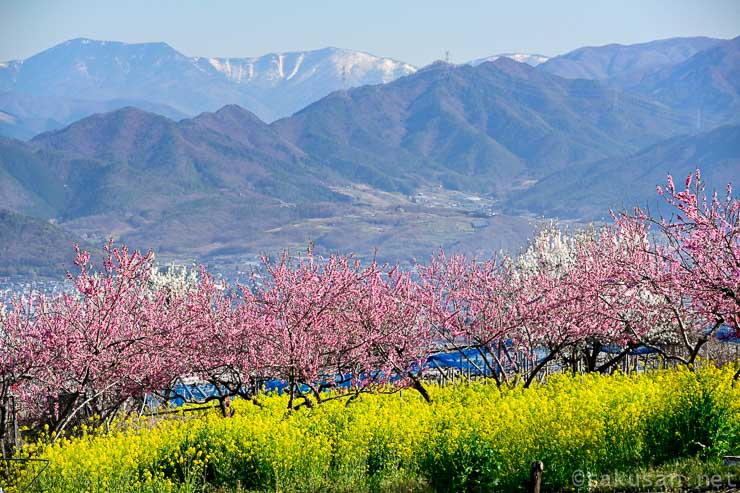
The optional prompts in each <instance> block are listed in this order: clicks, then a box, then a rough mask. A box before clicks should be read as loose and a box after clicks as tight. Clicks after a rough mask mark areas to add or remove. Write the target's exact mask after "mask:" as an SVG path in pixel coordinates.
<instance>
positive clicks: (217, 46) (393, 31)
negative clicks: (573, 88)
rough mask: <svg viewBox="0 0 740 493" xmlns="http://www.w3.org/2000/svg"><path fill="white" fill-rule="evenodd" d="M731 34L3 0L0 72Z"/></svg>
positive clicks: (410, 8)
mask: <svg viewBox="0 0 740 493" xmlns="http://www.w3.org/2000/svg"><path fill="white" fill-rule="evenodd" d="M739 34H740V0H693V1H689V0H640V1H637V0H622V1H618V0H614V1H610V2H607V1H603V0H589V1H587V0H551V1H545V0H542V1H513V0H512V1H493V0H489V1H473V0H470V1H465V0H457V1H454V0H447V1H438V0H423V1H422V0H366V1H362V2H358V1H351V0H341V1H340V0H312V1H310V0H301V1H287V0H286V1H280V0H273V1H259V2H255V1H248V0H241V1H230V0H221V1H216V0H214V1H208V2H206V1H192V0H179V1H178V0H160V1H156V0H149V1H140V0H119V1H115V2H114V1H100V0H99V1H91V0H67V1H43V0H0V60H10V59H16V58H25V57H28V56H30V55H33V54H35V53H37V52H39V51H42V50H43V49H45V48H48V47H50V46H52V45H54V44H57V43H60V42H62V41H65V40H68V39H71V38H76V37H88V38H93V39H106V40H117V41H126V42H142V41H165V42H167V43H169V44H170V45H172V46H173V47H174V48H176V49H177V50H179V51H181V52H183V53H185V54H187V55H200V56H254V55H261V54H265V53H270V52H276V51H291V50H302V49H313V48H322V47H325V46H338V47H343V48H352V49H358V50H363V51H368V52H371V53H374V54H377V55H384V56H390V57H393V58H396V59H399V60H403V61H406V62H410V63H413V64H416V65H424V64H427V63H430V62H432V61H434V60H435V59H440V58H443V57H444V53H445V51H447V50H449V51H450V57H451V61H453V62H462V61H467V60H470V59H473V58H478V57H482V56H487V55H491V54H495V53H502V52H510V51H514V52H527V53H541V54H545V55H555V54H559V53H564V52H566V51H569V50H572V49H574V48H577V47H580V46H586V45H591V46H593V45H602V44H608V43H623V44H629V43H639V42H643V41H649V40H653V39H659V38H668V37H674V36H696V35H705V36H713V37H720V38H731V37H735V36H737V35H739Z"/></svg>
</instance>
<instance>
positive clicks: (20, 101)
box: [0, 38, 416, 135]
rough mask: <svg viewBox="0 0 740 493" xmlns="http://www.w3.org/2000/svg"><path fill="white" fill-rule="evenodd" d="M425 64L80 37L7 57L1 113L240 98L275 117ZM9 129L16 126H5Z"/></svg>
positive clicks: (0, 78) (176, 106) (181, 108)
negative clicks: (241, 54)
mask: <svg viewBox="0 0 740 493" xmlns="http://www.w3.org/2000/svg"><path fill="white" fill-rule="evenodd" d="M415 71H416V69H415V68H414V67H413V66H411V65H409V64H406V63H402V62H399V61H396V60H392V59H390V58H382V57H377V56H374V55H371V54H368V53H363V52H359V51H352V50H346V49H339V48H324V49H320V50H313V51H301V52H289V53H274V54H269V55H264V56H260V57H251V58H205V57H190V56H186V55H184V54H182V53H179V52H178V51H177V50H175V49H174V48H172V47H171V46H169V45H168V44H166V43H136V44H129V43H122V42H115V41H95V40H91V39H83V38H80V39H73V40H70V41H67V42H65V43H61V44H59V45H57V46H54V47H52V48H50V49H48V50H46V51H43V52H41V53H39V54H37V55H34V56H32V57H30V58H28V59H25V60H14V61H9V62H5V63H2V64H0V111H4V112H6V113H11V114H12V115H14V116H15V117H16V119H17V121H19V122H22V121H27V120H29V119H30V118H31V117H33V119H34V121H36V122H45V123H43V124H42V123H39V125H37V127H35V128H33V129H29V132H30V131H31V130H32V131H33V132H38V131H42V130H48V129H50V128H56V127H59V126H61V125H63V124H65V123H68V122H70V121H72V120H73V119H79V118H81V117H82V116H85V115H84V114H81V113H80V111H82V113H85V111H84V110H79V108H78V107H79V106H80V105H82V106H84V107H86V108H87V107H93V106H95V105H92V104H91V103H93V102H95V103H101V102H109V101H114V100H121V101H126V104H129V105H130V104H132V103H133V104H136V102H139V103H141V104H142V105H144V104H146V105H147V106H149V108H150V109H151V108H153V106H152V105H154V106H156V107H161V108H165V113H166V114H168V116H172V115H175V114H178V113H179V114H184V115H195V114H197V113H200V112H203V111H212V110H215V109H218V108H220V107H222V106H224V105H226V104H239V105H241V106H243V107H245V108H247V109H249V110H251V111H252V112H254V113H255V114H257V115H258V116H259V117H260V118H262V119H263V120H265V121H268V122H269V121H273V120H276V119H278V118H281V117H284V116H289V115H291V114H293V113H294V112H296V111H298V110H300V109H302V108H303V107H305V106H307V105H308V104H310V103H312V102H314V101H316V100H318V99H320V98H322V97H324V96H326V95H327V94H329V93H330V92H332V91H335V90H338V89H343V88H349V87H354V86H360V85H366V84H378V83H384V82H390V81H392V80H394V79H396V78H398V77H401V76H404V75H408V74H411V73H413V72H415ZM114 106H115V105H114ZM105 107H106V109H107V110H110V109H113V108H111V105H110V104H107V103H106V104H105ZM88 114H89V113H88ZM70 115H73V118H70ZM33 132H31V133H33ZM18 133H19V134H20V132H18ZM0 134H6V135H7V134H8V133H7V132H3V129H0Z"/></svg>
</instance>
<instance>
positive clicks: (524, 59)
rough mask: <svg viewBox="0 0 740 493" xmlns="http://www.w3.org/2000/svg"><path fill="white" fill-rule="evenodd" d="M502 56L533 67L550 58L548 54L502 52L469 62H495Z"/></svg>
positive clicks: (473, 63) (475, 63) (472, 63)
mask: <svg viewBox="0 0 740 493" xmlns="http://www.w3.org/2000/svg"><path fill="white" fill-rule="evenodd" d="M501 57H505V58H511V59H512V60H514V61H515V62H519V63H526V64H527V65H531V66H533V67H536V66H537V65H539V64H540V63H545V62H546V61H548V60H549V59H550V57H548V56H545V55H537V54H532V53H501V54H499V55H492V56H488V57H485V58H476V59H475V60H472V61H470V62H468V63H469V64H470V65H472V66H474V67H475V66H476V65H480V64H481V63H486V62H493V61H495V60H498V59H499V58H501Z"/></svg>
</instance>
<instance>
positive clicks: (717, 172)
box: [512, 125, 740, 219]
mask: <svg viewBox="0 0 740 493" xmlns="http://www.w3.org/2000/svg"><path fill="white" fill-rule="evenodd" d="M696 168H700V169H701V172H702V177H703V180H704V181H705V182H706V183H709V184H710V186H711V187H714V189H716V190H717V191H718V193H719V194H724V193H725V192H724V190H723V188H724V186H725V185H726V184H727V183H732V184H733V185H736V186H737V184H740V125H727V126H722V127H719V128H716V129H714V130H712V131H709V132H703V133H699V134H695V135H682V136H678V137H673V138H671V139H667V140H665V141H661V142H658V143H656V144H653V145H651V146H648V147H646V148H644V149H641V150H640V151H638V152H636V153H633V154H631V155H628V156H620V157H616V158H611V159H605V160H601V161H597V162H593V163H585V164H582V165H576V166H573V167H571V168H569V169H568V170H564V171H559V172H556V173H553V174H552V175H550V176H548V177H546V178H544V179H542V180H540V181H539V182H538V183H536V184H535V185H534V186H532V187H531V188H529V189H527V190H525V191H523V192H522V193H521V194H519V195H518V196H516V197H514V198H513V200H512V206H513V207H514V208H519V209H525V210H528V211H532V212H537V213H540V214H545V215H548V216H550V217H558V216H559V217H568V218H579V219H600V218H604V217H606V216H607V215H608V210H609V208H613V209H615V210H620V209H623V208H630V207H633V206H635V205H639V206H641V207H645V206H647V207H650V208H655V207H657V206H658V205H659V203H660V201H659V200H658V197H657V195H656V194H655V185H657V184H663V183H665V178H666V175H667V174H668V173H672V174H673V176H674V178H675V179H676V181H677V183H679V182H681V180H683V178H684V177H685V176H686V175H687V174H689V173H691V172H692V171H694V170H695V169H696ZM615 190H619V191H620V193H619V194H615V193H614V191H615ZM708 191H709V192H710V193H711V191H712V190H708Z"/></svg>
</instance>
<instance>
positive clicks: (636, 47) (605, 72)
mask: <svg viewBox="0 0 740 493" xmlns="http://www.w3.org/2000/svg"><path fill="white" fill-rule="evenodd" d="M721 41H722V40H720V39H715V38H707V37H693V38H669V39H661V40H657V41H650V42H647V43H639V44H632V45H621V44H609V45H604V46H587V47H583V48H578V49H576V50H573V51H571V52H568V53H565V54H563V55H559V56H556V57H552V58H550V59H549V60H547V61H545V62H543V63H542V64H541V65H539V69H540V70H543V71H545V72H547V73H549V74H553V75H557V76H559V77H564V78H566V79H592V80H604V81H605V80H610V81H613V82H618V83H619V84H620V85H629V84H634V83H637V82H639V81H640V79H641V78H642V77H643V76H645V75H646V74H648V73H650V72H653V71H655V70H657V69H660V68H664V67H668V66H671V65H675V64H677V63H681V62H683V61H685V60H687V59H688V58H690V57H691V56H693V55H695V54H696V53H698V52H700V51H704V50H706V49H709V48H711V47H713V46H715V45H716V44H717V43H720V42H721Z"/></svg>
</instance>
